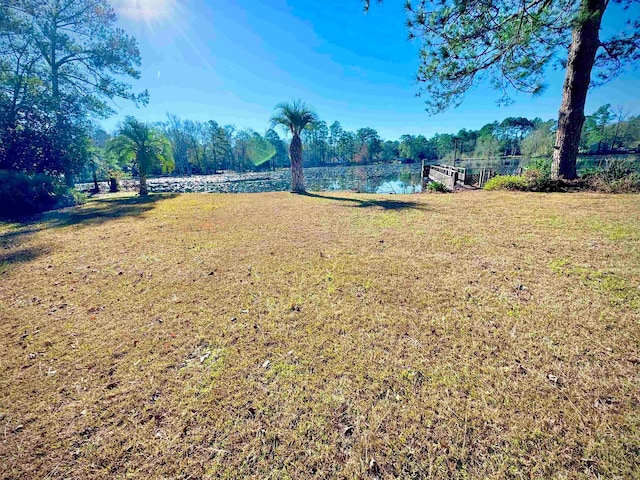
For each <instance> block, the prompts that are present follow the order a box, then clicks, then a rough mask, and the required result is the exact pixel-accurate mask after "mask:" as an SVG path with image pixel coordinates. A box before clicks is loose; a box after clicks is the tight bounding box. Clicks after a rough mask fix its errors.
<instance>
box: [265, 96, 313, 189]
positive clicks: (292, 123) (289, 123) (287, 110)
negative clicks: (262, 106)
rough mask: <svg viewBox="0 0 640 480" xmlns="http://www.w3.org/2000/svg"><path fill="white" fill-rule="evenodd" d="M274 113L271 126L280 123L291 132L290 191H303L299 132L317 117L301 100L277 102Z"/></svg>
mask: <svg viewBox="0 0 640 480" xmlns="http://www.w3.org/2000/svg"><path fill="white" fill-rule="evenodd" d="M276 111H277V113H276V115H275V116H274V117H273V118H272V119H271V124H272V126H274V127H275V126H276V125H282V126H283V127H285V128H286V129H288V130H289V131H290V132H291V135H292V136H293V138H292V139H291V145H290V146H289V156H290V157H291V191H292V192H295V193H302V192H304V172H303V170H302V140H301V139H300V132H302V130H304V129H305V128H306V127H307V126H308V125H310V124H312V123H314V122H317V121H318V117H317V115H316V114H315V113H314V112H313V110H312V109H311V108H310V107H309V106H308V105H307V104H306V103H304V102H303V101H302V100H294V101H293V102H291V103H289V102H285V103H279V104H278V105H276Z"/></svg>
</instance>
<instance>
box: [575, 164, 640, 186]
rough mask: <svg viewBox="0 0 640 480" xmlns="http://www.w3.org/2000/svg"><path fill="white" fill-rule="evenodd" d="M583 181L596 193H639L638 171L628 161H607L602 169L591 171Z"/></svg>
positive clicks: (639, 171)
mask: <svg viewBox="0 0 640 480" xmlns="http://www.w3.org/2000/svg"><path fill="white" fill-rule="evenodd" d="M584 179H585V180H586V183H587V185H588V186H589V187H590V188H591V189H593V190H596V191H598V192H604V193H638V192H640V170H639V168H638V165H637V164H636V163H634V162H633V161H630V160H615V159H607V160H606V161H605V165H604V166H603V167H598V168H595V169H593V170H591V171H590V172H589V173H588V174H586V175H585V176H584Z"/></svg>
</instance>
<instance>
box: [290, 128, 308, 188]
mask: <svg viewBox="0 0 640 480" xmlns="http://www.w3.org/2000/svg"><path fill="white" fill-rule="evenodd" d="M289 155H290V156H291V191H292V192H295V193H303V192H304V171H303V170H302V141H301V140H300V135H298V134H294V135H293V139H292V140H291V146H290V147H289Z"/></svg>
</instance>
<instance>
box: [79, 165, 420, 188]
mask: <svg viewBox="0 0 640 480" xmlns="http://www.w3.org/2000/svg"><path fill="white" fill-rule="evenodd" d="M420 169H421V164H420V163H413V164H399V163H395V164H380V165H362V166H335V167H313V168H305V169H304V175H305V186H306V188H307V190H309V191H314V192H322V191H338V190H350V191H357V192H362V193H389V194H394V193H395V194H400V193H417V192H420V191H422V180H421V178H420V176H421V171H420ZM120 183H121V185H122V187H123V188H125V189H135V188H136V185H137V182H136V181H134V180H122V181H121V182H120ZM148 185H149V190H150V191H151V192H174V193H184V192H211V193H253V192H274V191H289V190H290V188H291V171H290V170H289V169H284V168H283V169H278V170H276V171H275V172H250V173H235V172H227V173H223V174H220V175H194V176H191V177H158V178H150V179H149V180H148ZM77 187H78V188H80V189H82V190H89V189H91V188H93V185H92V184H86V183H85V184H79V185H77ZM100 188H101V189H102V190H103V191H108V186H107V184H106V182H102V183H101V184H100Z"/></svg>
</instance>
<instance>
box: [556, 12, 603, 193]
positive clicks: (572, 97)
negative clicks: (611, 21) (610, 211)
mask: <svg viewBox="0 0 640 480" xmlns="http://www.w3.org/2000/svg"><path fill="white" fill-rule="evenodd" d="M606 6H607V0H581V3H580V10H579V13H578V15H579V19H578V21H577V22H576V25H575V27H574V28H573V34H572V40H571V46H570V47H569V58H568V60H567V72H566V74H565V80H564V87H563V89H562V104H561V105H560V112H559V114H558V132H557V133H556V143H555V146H554V151H553V164H552V167H551V177H552V178H553V179H554V180H559V179H561V178H564V179H566V180H572V179H574V178H576V176H577V174H576V161H577V159H578V148H579V146H580V134H581V132H582V125H583V124H584V120H585V117H584V105H585V102H586V100H587V92H588V90H589V83H590V82H591V69H592V68H593V64H594V62H595V59H596V52H597V51H598V48H600V38H599V36H598V32H599V30H600V22H601V21H602V15H603V13H604V10H605V8H606Z"/></svg>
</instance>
